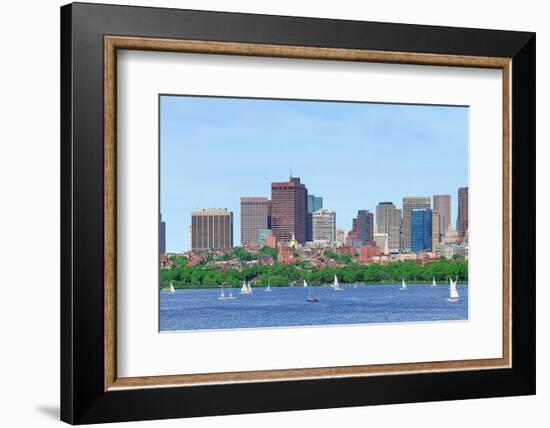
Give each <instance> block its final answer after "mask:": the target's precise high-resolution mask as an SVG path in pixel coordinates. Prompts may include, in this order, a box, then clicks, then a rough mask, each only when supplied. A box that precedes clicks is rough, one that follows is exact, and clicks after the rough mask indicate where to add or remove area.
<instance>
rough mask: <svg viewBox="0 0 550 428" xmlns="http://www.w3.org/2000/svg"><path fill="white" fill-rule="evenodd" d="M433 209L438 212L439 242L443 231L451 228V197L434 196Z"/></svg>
mask: <svg viewBox="0 0 550 428" xmlns="http://www.w3.org/2000/svg"><path fill="white" fill-rule="evenodd" d="M433 209H434V210H438V211H439V219H440V221H439V234H440V238H439V240H440V241H441V239H442V237H443V236H445V231H446V230H447V229H449V228H450V227H452V224H451V219H452V217H451V195H434V196H433Z"/></svg>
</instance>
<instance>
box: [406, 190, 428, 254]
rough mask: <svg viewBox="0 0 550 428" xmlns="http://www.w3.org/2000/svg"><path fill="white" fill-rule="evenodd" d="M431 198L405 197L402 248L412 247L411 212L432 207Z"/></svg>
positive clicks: (408, 248)
mask: <svg viewBox="0 0 550 428" xmlns="http://www.w3.org/2000/svg"><path fill="white" fill-rule="evenodd" d="M430 203H431V198H429V197H416V196H408V197H407V196H406V197H404V198H403V229H402V233H403V234H402V245H401V249H402V250H405V251H406V250H410V249H411V213H412V210H415V209H426V208H430V207H431V206H430Z"/></svg>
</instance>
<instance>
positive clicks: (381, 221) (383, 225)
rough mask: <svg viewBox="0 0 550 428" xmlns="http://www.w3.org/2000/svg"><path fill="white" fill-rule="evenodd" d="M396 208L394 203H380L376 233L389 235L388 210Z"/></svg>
mask: <svg viewBox="0 0 550 428" xmlns="http://www.w3.org/2000/svg"><path fill="white" fill-rule="evenodd" d="M391 208H395V206H394V205H393V202H379V203H378V205H377V206H376V232H377V233H388V210H389V209H391Z"/></svg>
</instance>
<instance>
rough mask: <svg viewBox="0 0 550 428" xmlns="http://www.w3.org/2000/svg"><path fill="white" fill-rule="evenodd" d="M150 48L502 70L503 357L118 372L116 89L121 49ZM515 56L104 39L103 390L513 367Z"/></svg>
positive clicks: (194, 41)
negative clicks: (201, 371) (168, 372)
mask: <svg viewBox="0 0 550 428" xmlns="http://www.w3.org/2000/svg"><path fill="white" fill-rule="evenodd" d="M118 49H129V50H147V51H164V52H180V53H201V54H213V55H216V54H217V55H241V56H261V57H278V58H296V59H317V60H332V61H358V62H379V63H392V64H416V65H439V66H454V67H475V68H494V69H501V70H502V82H503V86H502V91H503V92H502V94H503V109H502V111H503V114H502V120H503V122H502V125H503V135H502V144H503V157H502V166H503V177H502V178H503V189H502V192H503V218H502V221H503V231H502V232H503V255H502V256H503V259H502V262H503V289H502V297H503V308H502V309H503V311H502V313H503V320H502V336H503V337H502V339H503V340H502V343H503V347H502V358H494V359H476V360H457V361H432V362H421V363H404V364H377V365H357V366H343V367H317V368H304V369H282V370H261V371H245V372H227V373H204V374H188V375H171V376H147V377H130V378H119V377H117V367H116V342H117V336H116V335H117V330H116V328H117V322H116V298H117V296H116V272H117V268H116V255H117V245H116V236H117V232H116V227H117V218H116V212H117V211H116V189H117V169H116V164H117V160H116V154H117V150H116V129H117V126H116V123H117V118H116V88H117V72H116V70H117V56H116V54H117V50H118ZM511 63H512V61H511V59H510V58H497V57H478V56H462V55H439V54H421V53H409V52H386V51H371V50H361V49H337V48H319V47H306V46H284V45H267V44H251V43H232V42H212V41H196V40H170V39H154V38H139V37H119V36H105V37H104V214H105V219H104V228H105V232H104V241H105V243H104V299H105V300H104V328H105V332H104V389H105V391H107V390H111V389H127V388H152V387H165V386H193V385H204V384H220V383H243V382H262V381H283V380H287V381H290V380H298V379H312V378H339V377H361V376H371V375H395V374H406V373H421V372H442V371H458V370H472V369H476V370H479V369H495V368H508V367H511V361H512V355H511V344H512V342H511V340H512V318H511V317H512V315H511V314H512V312H511V291H512V290H511V287H512V264H511V248H512V246H511V245H512V223H511V220H512V205H511V196H512V193H511V192H512V165H511V159H512V158H511V148H512V144H511V123H512V122H511V115H512V110H511V89H512V88H511V82H512V81H511V78H512V71H511V70H512V67H511V65H512V64H511Z"/></svg>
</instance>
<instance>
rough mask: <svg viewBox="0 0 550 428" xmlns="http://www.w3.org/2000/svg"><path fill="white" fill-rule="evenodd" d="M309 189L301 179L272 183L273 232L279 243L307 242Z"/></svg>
mask: <svg viewBox="0 0 550 428" xmlns="http://www.w3.org/2000/svg"><path fill="white" fill-rule="evenodd" d="M306 228H307V188H306V186H305V185H304V184H303V183H300V178H298V177H290V179H289V181H283V182H275V183H271V230H272V232H273V235H274V236H275V238H276V239H277V242H289V241H290V240H291V239H292V235H294V237H295V239H296V241H298V242H299V243H300V244H303V243H304V242H305V241H306Z"/></svg>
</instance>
